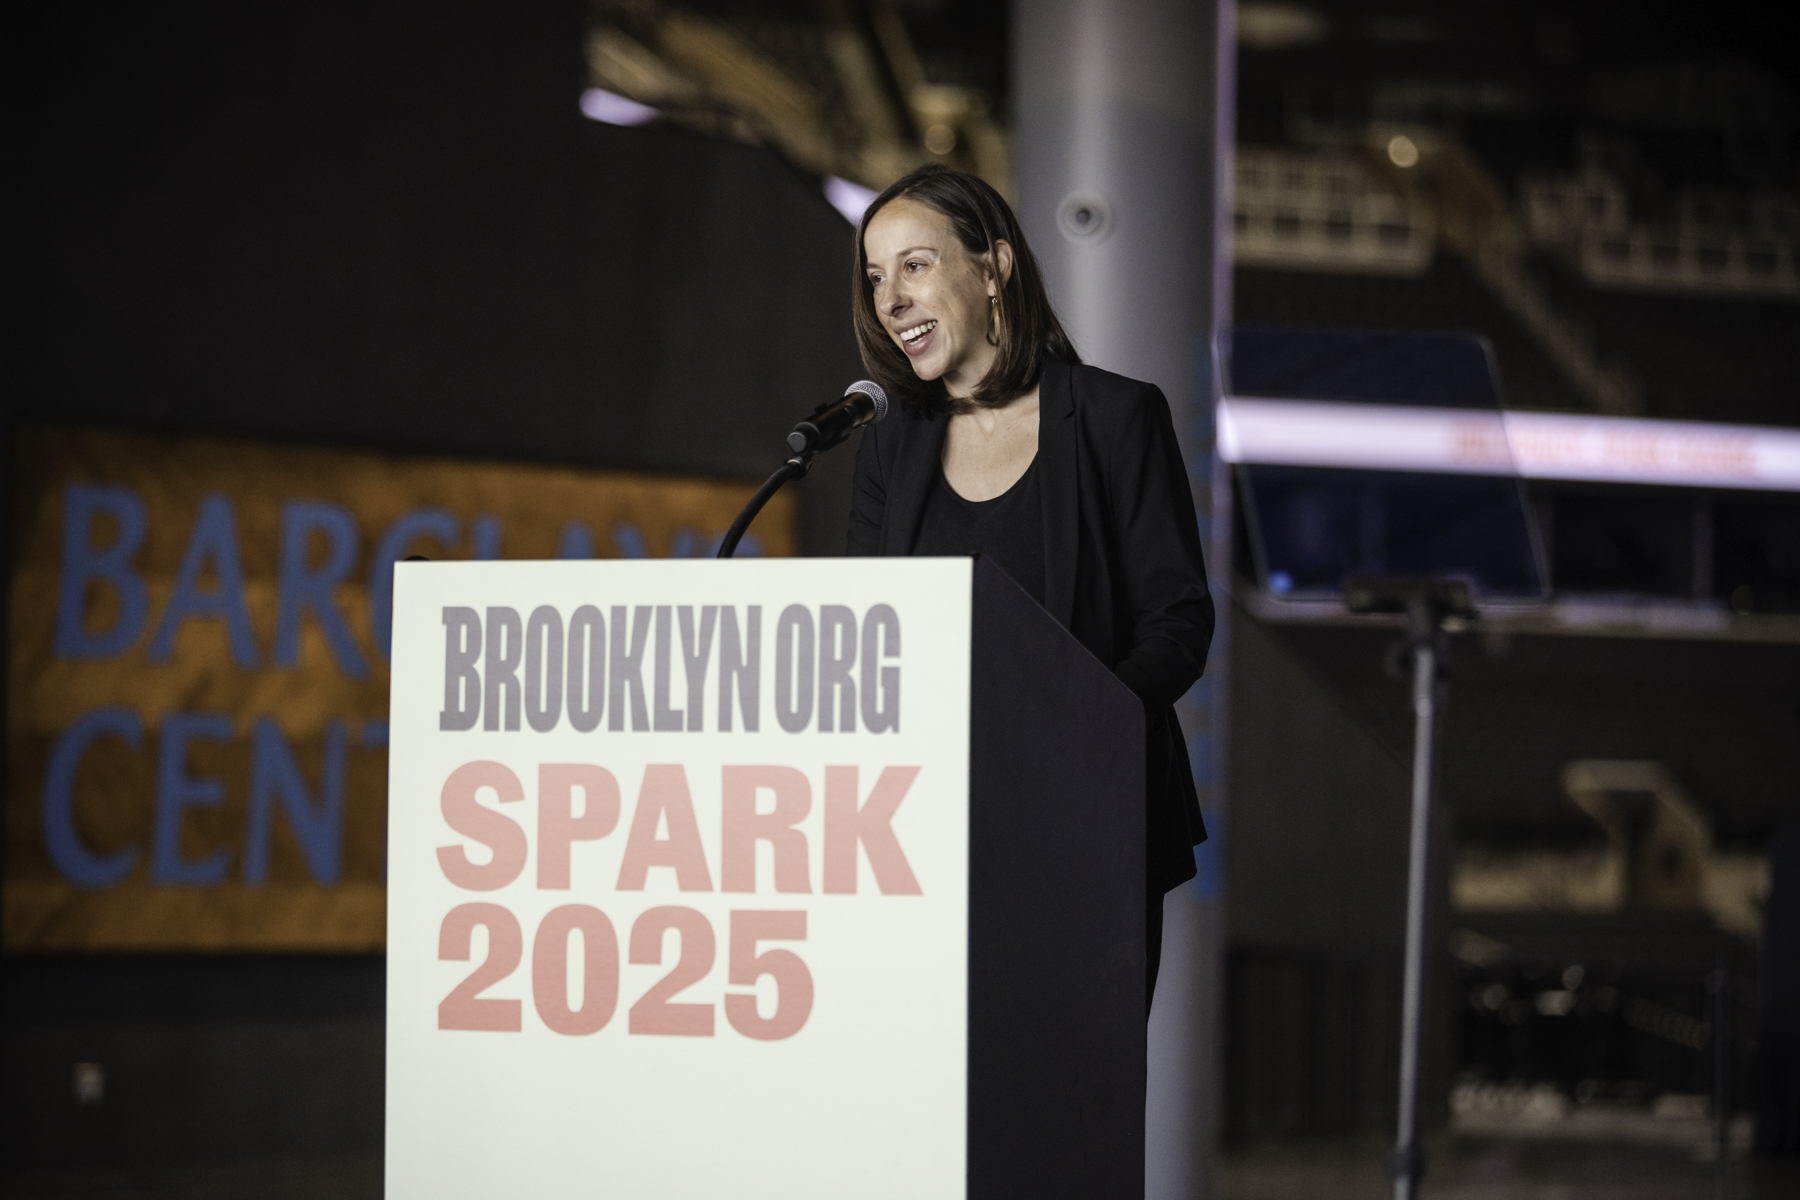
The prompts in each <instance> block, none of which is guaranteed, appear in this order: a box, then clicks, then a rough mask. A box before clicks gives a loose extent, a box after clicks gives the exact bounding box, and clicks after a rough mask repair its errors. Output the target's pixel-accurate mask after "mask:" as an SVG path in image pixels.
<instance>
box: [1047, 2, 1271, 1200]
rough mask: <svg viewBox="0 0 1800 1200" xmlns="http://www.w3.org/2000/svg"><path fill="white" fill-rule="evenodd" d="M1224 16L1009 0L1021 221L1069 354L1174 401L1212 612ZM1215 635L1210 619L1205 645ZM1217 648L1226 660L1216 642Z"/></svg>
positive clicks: (1170, 1046)
mask: <svg viewBox="0 0 1800 1200" xmlns="http://www.w3.org/2000/svg"><path fill="white" fill-rule="evenodd" d="M1235 16H1236V11H1235V0H1014V3H1013V60H1012V77H1013V112H1014V118H1015V121H1016V128H1017V141H1016V145H1017V162H1016V164H1015V166H1016V171H1015V176H1014V177H1015V179H1016V180H1017V181H1018V190H1019V215H1020V218H1021V219H1022V220H1023V221H1024V224H1025V230H1026V233H1027V235H1028V236H1029V237H1030V239H1031V244H1032V247H1033V248H1034V249H1035V250H1036V252H1037V254H1038V257H1039V259H1040V260H1041V261H1042V263H1043V266H1044V270H1045V274H1046V276H1047V278H1048V281H1049V285H1050V295H1051V298H1052V299H1053V300H1054V301H1055V303H1056V306H1057V310H1058V312H1059V313H1060V314H1061V315H1062V318H1063V322H1064V324H1065V325H1066V326H1067V327H1068V330H1069V333H1070V336H1071V337H1073V338H1074V340H1075V345H1076V348H1077V349H1078V350H1079V351H1080V352H1081V355H1082V357H1083V358H1084V359H1085V360H1086V361H1088V362H1090V363H1093V364H1094V365H1096V366H1099V367H1104V368H1106V369H1107V370H1110V371H1116V372H1118V373H1120V374H1122V375H1129V376H1131V377H1133V378H1136V379H1145V380H1149V381H1150V382H1152V383H1155V384H1156V385H1157V386H1159V387H1161V388H1162V390H1163V393H1164V394H1165V395H1166V396H1168V398H1169V404H1170V407H1171V408H1172V410H1173V412H1174V417H1175V428H1176V431H1177V433H1178V435H1179V436H1180V437H1181V439H1182V442H1183V449H1184V451H1185V452H1186V455H1187V459H1188V462H1189V465H1190V472H1191V474H1192V479H1193V483H1194V492H1195V501H1196V504H1197V505H1198V507H1199V508H1200V511H1201V518H1202V519H1201V529H1202V531H1203V532H1205V533H1207V534H1208V537H1207V541H1208V542H1209V543H1212V544H1209V547H1208V549H1209V551H1213V553H1210V554H1209V563H1210V564H1211V565H1212V566H1213V572H1212V574H1213V583H1214V586H1215V589H1216V591H1217V594H1218V596H1219V602H1220V614H1219V615H1220V618H1221V623H1223V620H1224V618H1225V616H1226V615H1227V613H1228V611H1229V604H1228V602H1227V601H1226V600H1225V596H1224V587H1223V584H1224V583H1225V581H1226V576H1225V574H1224V572H1222V571H1221V570H1220V569H1219V568H1220V567H1221V566H1222V563H1221V561H1220V556H1221V555H1222V553H1223V552H1224V550H1225V549H1226V548H1227V545H1228V543H1226V542H1224V541H1222V540H1216V539H1214V538H1213V537H1212V536H1210V533H1211V527H1212V520H1211V518H1212V515H1213V511H1214V507H1215V505H1214V491H1215V489H1214V486H1213V484H1214V473H1213V471H1212V454H1211V451H1212V444H1211V443H1212V411H1213V401H1214V399H1215V398H1216V394H1217V387H1218V384H1217V372H1216V371H1215V370H1214V369H1213V363H1212V356H1211V353H1210V347H1212V346H1213V345H1214V344H1215V340H1214V335H1215V334H1216V332H1217V330H1218V328H1219V327H1220V326H1222V325H1224V324H1227V323H1228V322H1229V320H1230V314H1231V264H1230V240H1229V239H1230V224H1229V221H1230V209H1229V197H1230V193H1229V179H1230V167H1231V151H1232V133H1233V125H1234V93H1235V71H1234V67H1235V61H1236V45H1235ZM1220 482H1221V483H1222V480H1221V481H1220ZM1226 498H1227V499H1228V496H1227V497H1226ZM1221 511H1222V509H1221ZM1220 632H1221V634H1223V632H1224V630H1223V629H1222V628H1221V631H1220ZM1223 645H1224V638H1223V637H1222V636H1221V637H1220V638H1219V639H1218V640H1217V641H1216V642H1215V646H1216V647H1217V648H1218V650H1220V651H1222V649H1223ZM1215 664H1216V667H1217V668H1218V675H1219V676H1222V675H1223V670H1222V668H1223V666H1224V662H1223V654H1222V653H1217V652H1215ZM1208 675H1209V679H1208V681H1207V682H1205V683H1203V684H1202V686H1201V687H1200V688H1199V689H1196V693H1195V694H1194V695H1193V696H1191V697H1190V698H1189V699H1188V700H1186V701H1184V702H1183V704H1182V706H1181V708H1180V710H1179V711H1180V713H1181V717H1182V721H1183V725H1184V728H1185V729H1186V731H1187V733H1188V734H1189V735H1190V738H1194V739H1196V741H1197V742H1198V743H1201V744H1196V745H1195V746H1194V749H1195V750H1196V751H1198V752H1199V753H1197V754H1196V755H1195V758H1196V762H1195V767H1196V775H1197V776H1198V782H1199V783H1200V784H1201V788H1202V804H1203V806H1204V807H1205V808H1206V810H1207V815H1208V819H1209V823H1210V824H1212V825H1214V826H1218V827H1220V828H1222V824H1223V821H1222V818H1223V815H1224V806H1223V799H1224V797H1223V788H1222V786H1220V782H1219V770H1218V766H1219V762H1220V759H1221V755H1220V754H1219V753H1218V751H1220V750H1222V747H1223V738H1222V734H1223V730H1224V720H1223V718H1224V713H1223V711H1222V705H1223V703H1224V697H1225V692H1224V690H1223V689H1222V688H1221V687H1219V686H1218V685H1217V683H1216V681H1215V680H1214V678H1213V676H1214V669H1213V668H1209V672H1208ZM1214 857H1215V858H1216V857H1217V856H1214ZM1221 896H1222V892H1221V889H1220V888H1219V887H1218V878H1217V875H1216V873H1214V874H1213V875H1212V876H1211V877H1210V878H1203V879H1202V881H1200V883H1199V885H1198V886H1188V887H1183V888H1178V889H1177V890H1176V891H1174V892H1172V893H1170V894H1169V896H1168V897H1167V898H1166V900H1165V904H1164V913H1165V931H1164V941H1163V966H1162V977H1161V980H1160V982H1159V983H1158V985H1157V994H1156V1005H1155V1011H1154V1012H1153V1014H1152V1017H1151V1022H1150V1061H1149V1087H1148V1093H1149V1094H1148V1097H1147V1104H1146V1110H1145V1117H1146V1130H1145V1190H1146V1195H1147V1196H1148V1197H1150V1198H1151V1200H1193V1198H1201V1197H1205V1196H1207V1195H1208V1194H1209V1192H1210V1190H1211V1188H1210V1174H1211V1171H1210V1167H1211V1162H1212V1150H1213V1146H1214V1143H1215V1141H1216V1138H1217V1132H1218V1127H1219V1097H1220V1083H1221V1072H1220V1069H1219V1064H1220V1031H1219V1018H1220V1015H1221V1012H1222V1004H1221V1000H1222V991H1221V986H1220V985H1221V983H1222V979H1221V969H1220V968H1221V966H1222V946H1223V919H1222V914H1221V906H1220V899H1221Z"/></svg>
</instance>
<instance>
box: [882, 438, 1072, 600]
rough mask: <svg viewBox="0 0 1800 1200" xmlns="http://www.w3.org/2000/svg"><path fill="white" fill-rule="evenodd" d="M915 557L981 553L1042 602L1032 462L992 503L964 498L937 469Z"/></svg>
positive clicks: (1040, 518)
mask: <svg viewBox="0 0 1800 1200" xmlns="http://www.w3.org/2000/svg"><path fill="white" fill-rule="evenodd" d="M913 553H914V554H918V555H950V554H985V555H987V556H988V557H989V558H992V559H993V560H994V561H995V562H996V563H998V564H999V566H1000V569H1001V570H1002V571H1005V572H1006V573H1007V574H1008V575H1010V576H1011V577H1012V581H1013V582H1014V583H1016V584H1018V585H1019V586H1020V587H1022V588H1024V589H1025V591H1026V594H1028V595H1029V596H1030V597H1031V598H1032V599H1033V600H1036V601H1037V602H1038V603H1039V604H1042V603H1043V602H1044V504H1043V501H1042V500H1041V499H1040V498H1039V496H1038V469H1037V459H1036V458H1035V457H1033V458H1032V460H1031V465H1030V466H1029V467H1026V468H1025V473H1024V474H1023V475H1021V476H1019V478H1018V479H1017V480H1015V481H1014V482H1013V485H1012V486H1011V487H1009V488H1007V489H1006V490H1005V491H1004V492H1002V493H1000V494H999V495H998V496H995V497H994V498H993V499H992V500H966V499H964V498H963V497H962V496H961V495H959V494H958V493H957V491H956V489H955V488H953V487H951V486H950V481H949V480H948V479H947V478H945V476H944V472H943V469H942V468H941V467H940V468H939V470H938V473H937V481H936V482H935V483H934V484H932V487H931V494H930V495H928V496H926V497H925V511H924V513H923V514H922V515H921V516H920V518H919V540H918V541H916V542H914V543H913Z"/></svg>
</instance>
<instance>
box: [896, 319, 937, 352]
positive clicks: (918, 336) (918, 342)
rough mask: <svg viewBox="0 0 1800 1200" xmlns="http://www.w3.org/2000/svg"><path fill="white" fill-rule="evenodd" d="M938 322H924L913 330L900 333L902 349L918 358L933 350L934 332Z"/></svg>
mask: <svg viewBox="0 0 1800 1200" xmlns="http://www.w3.org/2000/svg"><path fill="white" fill-rule="evenodd" d="M937 325H938V323H937V322H936V321H922V322H920V323H919V324H917V325H914V326H913V327H912V328H911V329H907V330H903V331H901V333H900V335H899V336H900V348H901V349H902V350H905V351H906V352H907V353H908V354H910V355H912V356H913V357H914V358H917V357H918V356H919V355H921V354H923V353H925V351H926V350H928V349H930V348H931V343H932V340H933V339H932V336H931V335H932V331H933V330H935V329H936V328H937Z"/></svg>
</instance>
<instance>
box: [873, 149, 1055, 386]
mask: <svg viewBox="0 0 1800 1200" xmlns="http://www.w3.org/2000/svg"><path fill="white" fill-rule="evenodd" d="M902 197H904V198H906V199H908V200H915V201H917V202H918V203H920V204H923V205H925V206H926V207H927V208H930V209H933V210H935V211H937V212H940V213H942V214H943V215H944V216H945V217H947V218H949V221H950V228H951V229H952V230H954V231H955V233H956V240H957V241H959V242H961V243H962V246H963V249H965V250H967V251H968V252H969V253H970V254H971V255H973V256H975V257H977V258H979V257H981V256H982V255H984V254H991V253H992V252H993V249H994V243H995V242H997V241H1005V242H1006V243H1007V244H1008V245H1010V246H1011V247H1012V252H1013V264H1012V275H1011V276H1010V277H1009V278H1008V279H1007V280H1006V282H1005V283H1004V284H1002V285H1001V286H1000V290H999V296H998V305H997V308H998V312H999V326H1000V329H999V341H1000V347H999V353H998V354H997V355H996V356H995V358H994V365H993V366H992V367H991V368H989V370H988V373H987V374H986V375H985V376H984V377H983V378H982V380H981V382H980V383H979V384H977V385H976V387H975V392H974V394H973V395H971V396H970V397H969V398H968V400H967V401H966V402H964V403H966V404H967V405H968V406H970V407H974V408H988V407H993V406H996V405H1000V404H1005V403H1006V402H1007V401H1008V400H1011V399H1012V398H1013V397H1015V396H1018V395H1020V394H1022V393H1024V392H1028V391H1030V390H1031V389H1032V388H1033V387H1035V386H1036V385H1037V381H1038V375H1039V374H1040V373H1041V372H1042V370H1043V358H1044V355H1046V354H1049V355H1052V356H1054V357H1056V358H1060V359H1062V360H1063V361H1064V362H1068V363H1078V362H1080V361H1081V357H1080V356H1079V355H1077V354H1076V353H1075V345H1074V343H1073V342H1071V341H1069V335H1068V334H1067V333H1065V332H1063V327H1062V322H1061V321H1059V320H1057V319H1056V310H1055V309H1053V308H1051V307H1050V294H1049V293H1048V292H1047V291H1045V290H1044V276H1043V273H1042V272H1041V271H1040V270H1039V269H1038V264H1037V258H1036V257H1035V256H1034V255H1033V254H1032V253H1031V247H1030V246H1028V245H1026V243H1025V231H1024V230H1022V229H1020V228H1019V219H1018V218H1017V217H1015V216H1013V211H1012V209H1011V208H1010V207H1008V206H1007V203H1006V201H1005V200H1004V199H1002V198H1001V196H1000V193H999V192H996V191H995V190H994V189H993V188H992V187H990V186H988V184H987V183H985V182H983V181H982V180H981V179H979V178H977V177H976V176H974V175H971V174H969V173H968V172H967V171H958V170H955V169H953V168H951V167H946V166H943V165H942V164H940V163H927V164H925V165H924V166H922V167H920V168H919V169H918V170H916V171H913V172H912V173H911V174H909V175H907V176H905V177H904V178H902V179H899V180H897V181H896V182H894V183H893V184H890V185H889V187H888V189H887V190H886V191H885V192H882V193H881V195H879V196H877V197H875V200H874V202H873V203H871V204H870V205H869V208H868V211H866V212H864V213H863V219H862V224H861V225H860V226H858V227H857V230H856V278H855V279H854V280H852V286H853V288H854V292H853V294H852V300H851V307H852V312H853V313H854V315H855V322H856V341H857V347H858V349H860V350H861V351H862V360H863V365H864V366H865V367H866V368H868V371H869V374H871V375H873V376H874V377H875V379H876V382H878V383H880V384H881V386H882V387H884V388H886V389H887V392H888V394H889V395H890V396H894V397H896V398H898V399H899V401H900V404H901V407H903V408H906V409H909V410H911V409H916V410H921V411H924V412H937V411H941V410H945V409H950V408H953V407H957V405H956V404H955V403H954V402H953V401H952V400H951V398H950V396H949V394H948V393H947V392H946V391H945V390H944V381H943V380H941V379H933V380H924V379H920V378H919V377H918V376H917V375H915V374H913V370H912V364H911V362H910V361H909V360H908V359H907V357H906V352H905V351H903V350H901V349H900V347H898V346H896V345H894V340H893V338H891V337H889V336H888V331H887V329H886V328H884V327H883V326H882V324H881V318H880V317H879V316H878V315H877V314H876V312H875V289H874V286H873V285H872V284H871V283H870V282H869V275H868V267H869V252H868V249H867V247H866V246H865V245H864V244H863V235H864V234H865V233H866V232H868V228H869V222H870V221H871V220H873V219H874V216H875V214H876V213H878V212H880V211H881V210H882V209H883V208H884V207H886V206H887V205H888V204H890V203H891V202H893V201H895V200H899V199H901V198H902ZM989 261H990V262H992V261H993V260H992V259H990V260H989ZM997 265H998V264H996V266H997Z"/></svg>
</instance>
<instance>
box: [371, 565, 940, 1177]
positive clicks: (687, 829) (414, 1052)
mask: <svg viewBox="0 0 1800 1200" xmlns="http://www.w3.org/2000/svg"><path fill="white" fill-rule="evenodd" d="M971 580H972V570H971V562H970V560H968V559H937V560H917V559H914V560H843V561H818V560H814V561H803V560H787V561H779V560H761V561H756V560H751V561H740V562H732V563H728V564H721V563H712V562H703V561H701V562H682V561H649V562H609V561H593V562H482V563H464V562H434V563H403V564H400V565H399V566H397V567H396V569H395V579H394V622H393V629H394V635H393V680H394V682H393V692H392V711H391V718H390V739H391V750H390V768H389V769H390V783H389V788H390V790H389V796H390V801H389V805H390V807H389V813H390V816H389V847H388V864H389V865H388V871H389V893H388V895H389V900H388V992H387V996H388V1033H387V1048H388V1049H387V1052H388V1086H387V1194H388V1195H389V1196H392V1197H431V1198H433V1200H451V1198H454V1197H483V1198H486V1197H493V1196H531V1197H534V1198H537V1200H552V1198H555V1197H565V1196H567V1197H574V1196H581V1197H592V1196H629V1197H633V1198H645V1200H648V1198H651V1197H670V1198H682V1200H691V1198H694V1197H707V1196H732V1197H742V1198H746V1200H747V1198H751V1197H771V1198H774V1197H780V1198H781V1200H802V1198H804V1197H820V1198H825V1197H831V1198H833V1200H836V1198H840V1197H844V1196H851V1195H854V1196H858V1197H865V1198H874V1197H888V1196H891V1197H907V1198H913V1197H920V1196H935V1197H948V1196H961V1195H963V1194H964V1192H965V1179H966V1171H967V1165H968V1164H967V1158H968V1147H967V1136H968V1135H967V1095H968V1071H969V1067H968V1061H969V1033H968V1029H969V1021H968V1004H969V999H968V997H969V990H968V989H969V828H970V812H969V787H970V770H969V752H970V746H969V738H970V711H969V696H970V657H971V656H970V651H971V611H972V610H971V590H972V584H971Z"/></svg>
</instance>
